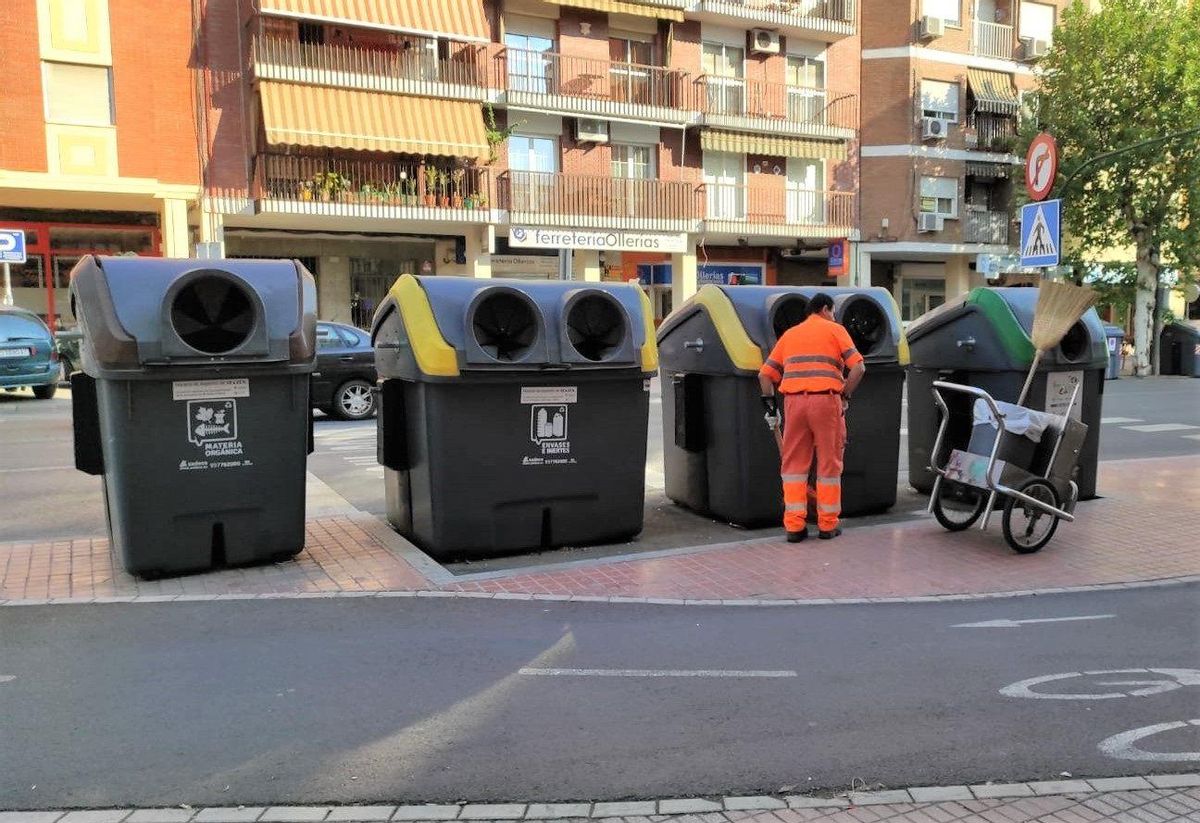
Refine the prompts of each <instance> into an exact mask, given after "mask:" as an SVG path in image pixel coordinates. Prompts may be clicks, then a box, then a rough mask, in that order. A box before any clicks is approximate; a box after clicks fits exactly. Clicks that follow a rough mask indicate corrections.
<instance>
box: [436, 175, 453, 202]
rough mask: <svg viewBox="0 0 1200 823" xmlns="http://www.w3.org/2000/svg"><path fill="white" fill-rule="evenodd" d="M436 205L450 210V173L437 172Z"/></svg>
mask: <svg viewBox="0 0 1200 823" xmlns="http://www.w3.org/2000/svg"><path fill="white" fill-rule="evenodd" d="M437 182H438V185H437V188H436V189H435V191H436V192H437V203H438V206H440V207H441V208H443V209H448V208H450V172H448V171H439V172H438V176H437Z"/></svg>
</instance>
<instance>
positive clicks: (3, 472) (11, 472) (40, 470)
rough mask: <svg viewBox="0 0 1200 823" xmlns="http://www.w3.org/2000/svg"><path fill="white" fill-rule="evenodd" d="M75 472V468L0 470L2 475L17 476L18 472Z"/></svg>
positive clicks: (46, 467)
mask: <svg viewBox="0 0 1200 823" xmlns="http://www.w3.org/2000/svg"><path fill="white" fill-rule="evenodd" d="M66 470H70V471H74V470H75V467H74V466H33V467H32V468H28V469H0V474H17V473H18V472H60V471H66Z"/></svg>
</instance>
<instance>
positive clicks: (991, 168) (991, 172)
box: [967, 160, 1012, 180]
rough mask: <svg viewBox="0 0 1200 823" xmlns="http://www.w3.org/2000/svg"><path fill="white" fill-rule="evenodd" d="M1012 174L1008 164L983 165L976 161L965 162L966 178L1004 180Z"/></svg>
mask: <svg viewBox="0 0 1200 823" xmlns="http://www.w3.org/2000/svg"><path fill="white" fill-rule="evenodd" d="M1011 173H1012V166H1010V165H1009V164H1008V163H983V162H980V161H978V160H968V161H967V176H968V177H983V178H988V179H991V180H999V179H1006V178H1007V177H1008V176H1009V174H1011Z"/></svg>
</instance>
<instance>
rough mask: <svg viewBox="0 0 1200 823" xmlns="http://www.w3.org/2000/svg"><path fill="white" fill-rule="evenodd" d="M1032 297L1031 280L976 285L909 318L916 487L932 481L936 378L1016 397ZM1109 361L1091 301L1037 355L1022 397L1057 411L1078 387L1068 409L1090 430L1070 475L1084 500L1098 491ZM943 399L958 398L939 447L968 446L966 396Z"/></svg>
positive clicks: (1026, 360)
mask: <svg viewBox="0 0 1200 823" xmlns="http://www.w3.org/2000/svg"><path fill="white" fill-rule="evenodd" d="M1037 298H1038V290H1037V289H1036V288H1020V287H1017V288H983V287H981V288H976V289H973V290H971V291H970V292H969V293H967V294H965V295H963V296H962V297H960V298H959V299H957V300H952V301H950V302H948V303H945V304H943V305H941V306H939V307H937V308H936V309H934V310H933V311H930V312H927V313H925V314H923V315H921V316H920V317H918V318H917V319H916V320H914V321H913V322H912V323H911V324H909V327H908V330H907V333H908V344H909V348H910V349H911V352H912V363H911V364H910V365H909V367H908V477H909V482H910V483H911V484H912V486H913V488H915V489H916V490H917V491H920V492H925V493H928V492H930V491H931V490H932V489H933V479H934V475H933V471H932V470H931V469H930V468H929V466H930V461H931V457H932V455H931V452H932V450H933V444H934V441H935V440H936V438H937V429H938V425H939V424H940V422H941V417H940V412H939V411H938V409H937V406H936V404H935V403H934V400H933V391H932V388H933V383H934V381H935V380H946V381H949V382H951V383H961V384H964V385H969V386H975V387H977V388H981V389H983V390H984V391H986V392H988V394H990V395H991V396H992V397H993V398H995V399H996V400H1000V401H1003V402H1006V403H1016V402H1017V400H1018V398H1019V397H1020V394H1021V387H1022V386H1023V385H1024V384H1025V378H1026V377H1027V375H1028V374H1029V367H1030V366H1031V365H1032V364H1033V357H1034V354H1035V351H1034V348H1033V342H1032V340H1031V339H1030V334H1031V332H1032V330H1033V316H1034V310H1035V308H1036V306H1037ZM1108 366H1109V356H1108V343H1107V337H1106V334H1105V331H1104V324H1103V323H1101V322H1100V316H1099V315H1098V314H1097V313H1096V310H1095V309H1088V311H1087V312H1086V313H1085V314H1084V315H1083V317H1082V318H1081V319H1080V320H1079V321H1078V322H1077V323H1075V324H1074V325H1073V326H1072V327H1071V329H1070V330H1069V331H1068V332H1067V334H1066V335H1065V336H1064V337H1063V339H1062V341H1061V342H1060V343H1059V344H1058V345H1057V346H1055V347H1054V348H1053V349H1051V350H1050V351H1048V352H1047V353H1046V354H1045V355H1044V356H1043V357H1042V360H1041V364H1040V365H1039V366H1038V373H1037V375H1035V377H1034V380H1033V384H1032V386H1031V387H1030V390H1029V396H1028V397H1027V398H1026V400H1025V404H1024V405H1025V406H1026V407H1028V408H1031V409H1035V410H1043V411H1049V412H1055V413H1061V412H1062V411H1064V410H1065V409H1066V407H1067V404H1068V403H1069V402H1070V399H1071V396H1072V393H1073V392H1074V391H1075V387H1076V386H1079V387H1080V388H1079V396H1078V398H1077V399H1076V402H1075V408H1074V411H1073V417H1074V418H1075V419H1076V420H1078V421H1079V422H1082V423H1084V424H1086V425H1087V427H1088V431H1087V437H1086V438H1085V439H1084V444H1083V449H1082V450H1081V452H1080V455H1079V462H1078V468H1077V472H1078V476H1077V477H1076V480H1075V482H1076V483H1077V484H1078V486H1079V496H1080V498H1081V499H1084V500H1086V499H1089V498H1092V497H1095V496H1096V469H1097V462H1098V459H1099V450H1100V409H1101V405H1102V403H1103V400H1104V380H1105V373H1106V371H1107V369H1108ZM946 401H947V403H949V404H953V403H961V404H963V405H962V407H961V408H954V407H953V405H952V411H953V412H955V413H954V414H953V417H952V420H951V424H950V428H949V429H948V430H947V433H946V441H945V444H944V446H943V448H945V449H947V450H949V449H966V448H967V445H968V442H969V441H970V437H971V431H970V430H971V420H972V412H971V408H970V398H969V397H967V396H966V395H962V396H961V397H958V396H957V395H951V394H947V395H946Z"/></svg>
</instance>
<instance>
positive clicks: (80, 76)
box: [42, 63, 113, 126]
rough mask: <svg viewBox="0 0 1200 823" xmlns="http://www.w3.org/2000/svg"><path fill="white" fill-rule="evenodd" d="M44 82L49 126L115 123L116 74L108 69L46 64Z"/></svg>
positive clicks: (70, 64) (43, 73)
mask: <svg viewBox="0 0 1200 823" xmlns="http://www.w3.org/2000/svg"><path fill="white" fill-rule="evenodd" d="M42 81H43V88H44V90H45V95H46V122H47V123H63V124H69V125H75V126H111V125H112V124H113V106H112V73H111V70H110V69H109V68H108V67H107V66H79V65H75V64H74V63H42Z"/></svg>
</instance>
